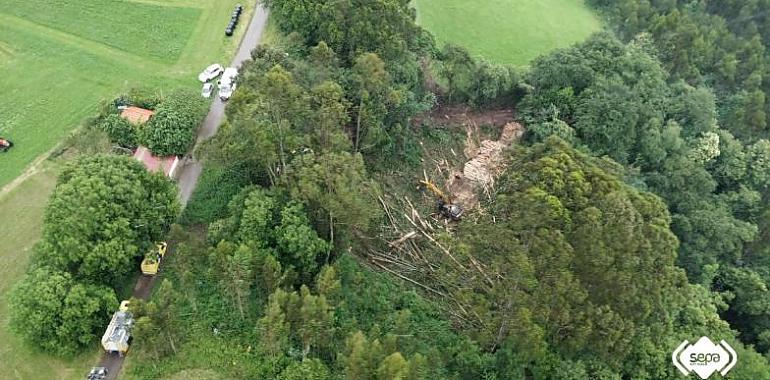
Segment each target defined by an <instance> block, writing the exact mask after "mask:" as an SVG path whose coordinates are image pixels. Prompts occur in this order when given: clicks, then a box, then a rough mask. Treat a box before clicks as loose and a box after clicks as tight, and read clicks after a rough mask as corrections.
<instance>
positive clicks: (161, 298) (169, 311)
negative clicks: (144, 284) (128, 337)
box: [129, 279, 182, 359]
mask: <svg viewBox="0 0 770 380" xmlns="http://www.w3.org/2000/svg"><path fill="white" fill-rule="evenodd" d="M180 302H181V297H180V295H179V293H178V292H177V291H176V289H174V284H173V283H172V282H171V281H169V280H168V279H164V280H163V282H161V284H160V286H159V287H158V290H157V291H156V292H155V294H154V296H153V299H152V300H151V301H149V302H144V301H142V300H138V299H131V303H130V304H129V309H130V311H131V313H132V314H133V316H134V319H135V320H136V323H135V326H134V327H133V329H132V331H131V333H132V335H133V337H134V341H135V342H140V343H139V344H141V345H142V346H143V347H144V348H145V352H149V353H151V355H152V356H153V357H154V359H158V358H161V357H164V356H166V355H169V354H171V353H174V354H176V353H177V348H176V345H177V343H178V342H179V340H180V339H181V335H182V334H181V329H180V326H179V325H178V324H179V306H180Z"/></svg>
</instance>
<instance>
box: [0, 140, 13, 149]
mask: <svg viewBox="0 0 770 380" xmlns="http://www.w3.org/2000/svg"><path fill="white" fill-rule="evenodd" d="M12 146H13V142H11V140H8V139H4V138H2V137H0V152H5V151H7V150H8V149H11V147H12Z"/></svg>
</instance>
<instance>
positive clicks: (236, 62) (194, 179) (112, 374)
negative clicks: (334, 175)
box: [99, 4, 268, 380]
mask: <svg viewBox="0 0 770 380" xmlns="http://www.w3.org/2000/svg"><path fill="white" fill-rule="evenodd" d="M267 14H268V11H267V9H265V8H264V7H262V5H261V4H257V8H256V10H255V11H254V15H253V16H252V18H251V22H250V23H249V27H248V29H247V30H246V34H245V35H244V36H243V39H242V40H241V44H240V46H239V47H238V52H237V53H236V54H235V57H234V58H233V61H232V62H231V63H230V66H229V67H240V66H241V63H243V61H245V60H247V59H250V58H251V51H252V50H253V49H254V48H255V47H256V46H257V43H259V40H260V39H261V38H262V32H263V31H264V30H265V25H266V23H267ZM224 117H225V104H224V103H223V102H222V101H221V100H219V97H215V99H214V101H213V102H212V103H211V108H210V109H209V113H208V115H206V119H205V120H204V121H203V125H201V127H200V129H199V130H198V140H197V142H201V141H203V140H205V139H207V138H209V137H211V136H214V135H215V134H216V133H217V129H218V128H219V125H220V124H222V121H223V120H224ZM202 170H203V166H202V165H201V163H200V162H199V161H196V160H192V161H190V162H188V163H187V164H186V165H184V166H183V167H182V168H181V171H180V174H179V178H178V180H177V184H178V185H179V197H180V199H181V201H182V205H183V206H184V205H186V204H187V201H188V200H190V195H192V193H193V190H194V189H195V186H196V185H197V184H198V178H199V177H200V175H201V172H202ZM169 253H171V251H170V250H169ZM156 278H157V277H149V276H141V277H139V279H138V280H137V281H136V285H135V286H134V292H133V296H134V297H135V298H139V299H143V300H146V299H148V298H149V297H150V293H151V292H152V288H153V286H154V285H155V280H156ZM124 359H125V358H122V357H119V356H117V355H108V354H106V353H105V354H104V355H102V359H101V360H100V361H99V366H100V367H106V368H107V370H108V371H109V372H108V375H107V380H115V379H117V378H118V374H119V373H120V369H121V368H122V367H123V360H124Z"/></svg>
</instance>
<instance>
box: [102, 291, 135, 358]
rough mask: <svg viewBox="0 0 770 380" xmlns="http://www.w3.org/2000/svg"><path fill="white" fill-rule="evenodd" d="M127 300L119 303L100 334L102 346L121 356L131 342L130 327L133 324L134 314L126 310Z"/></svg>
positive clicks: (107, 350) (108, 351) (109, 351)
mask: <svg viewBox="0 0 770 380" xmlns="http://www.w3.org/2000/svg"><path fill="white" fill-rule="evenodd" d="M128 304H129V301H123V302H121V303H120V307H119V308H118V311H116V312H115V314H113V315H112V320H110V324H109V325H108V326H107V330H106V331H105V332H104V335H103V336H102V348H104V351H106V352H107V353H109V354H118V355H120V356H123V355H125V354H126V352H128V348H129V345H130V344H131V327H133V325H134V316H133V315H132V314H131V312H130V311H128Z"/></svg>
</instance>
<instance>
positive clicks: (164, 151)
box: [139, 90, 208, 156]
mask: <svg viewBox="0 0 770 380" xmlns="http://www.w3.org/2000/svg"><path fill="white" fill-rule="evenodd" d="M207 104H208V103H207V102H206V101H205V100H203V98H201V97H200V96H199V95H198V94H197V93H196V92H194V91H189V90H177V91H175V92H173V93H172V94H171V95H169V96H168V97H167V98H165V99H164V100H163V102H162V103H161V104H160V106H158V108H157V109H156V112H155V116H153V118H152V119H150V122H149V123H147V126H146V127H145V128H144V129H142V133H141V134H140V139H139V142H140V143H142V145H146V146H147V147H148V148H149V149H150V150H151V151H152V152H153V153H154V154H156V155H159V156H169V155H183V154H185V153H186V152H187V151H188V150H189V149H190V148H191V147H192V145H193V143H194V142H195V131H196V130H197V129H198V126H199V125H200V122H201V121H202V120H203V117H204V116H205V115H206V109H207Z"/></svg>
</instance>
